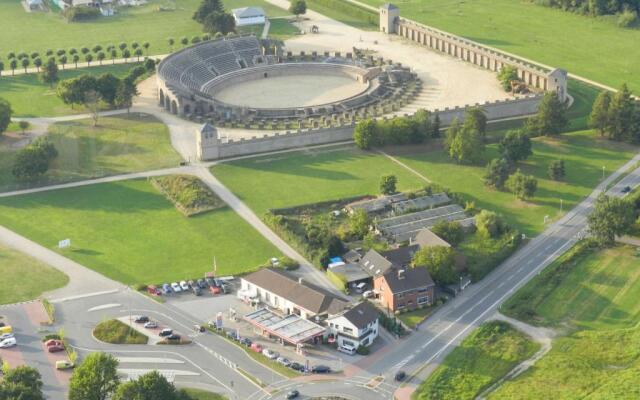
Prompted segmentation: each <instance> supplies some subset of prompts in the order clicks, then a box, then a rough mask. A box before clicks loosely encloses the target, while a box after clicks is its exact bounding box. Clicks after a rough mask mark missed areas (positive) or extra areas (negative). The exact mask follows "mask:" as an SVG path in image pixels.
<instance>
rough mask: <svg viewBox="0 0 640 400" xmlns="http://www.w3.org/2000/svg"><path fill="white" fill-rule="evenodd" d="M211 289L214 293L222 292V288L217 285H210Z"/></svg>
mask: <svg viewBox="0 0 640 400" xmlns="http://www.w3.org/2000/svg"><path fill="white" fill-rule="evenodd" d="M209 290H210V291H211V293H212V294H220V293H221V292H222V290H221V289H220V288H219V287H217V286H209Z"/></svg>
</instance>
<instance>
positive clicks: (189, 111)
mask: <svg viewBox="0 0 640 400" xmlns="http://www.w3.org/2000/svg"><path fill="white" fill-rule="evenodd" d="M184 113H185V114H191V106H190V105H189V104H185V105H184Z"/></svg>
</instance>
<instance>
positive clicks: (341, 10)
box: [307, 0, 379, 32]
mask: <svg viewBox="0 0 640 400" xmlns="http://www.w3.org/2000/svg"><path fill="white" fill-rule="evenodd" d="M307 7H308V8H309V9H311V10H313V11H316V12H318V13H320V14H322V15H325V16H327V17H329V18H331V19H334V20H336V21H340V22H342V23H343V24H347V25H351V26H354V27H356V28H358V29H362V30H367V31H377V30H378V20H379V19H378V15H377V14H376V13H372V12H370V11H369V10H366V9H363V8H361V7H357V6H355V5H353V4H351V3H348V2H346V1H345V0H307ZM320 32H322V27H320Z"/></svg>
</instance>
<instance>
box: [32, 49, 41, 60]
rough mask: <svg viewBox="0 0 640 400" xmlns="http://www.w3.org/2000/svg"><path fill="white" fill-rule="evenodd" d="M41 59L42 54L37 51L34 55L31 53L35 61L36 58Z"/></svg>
mask: <svg viewBox="0 0 640 400" xmlns="http://www.w3.org/2000/svg"><path fill="white" fill-rule="evenodd" d="M39 57H40V53H38V52H37V51H34V52H33V53H31V59H32V60H35V59H36V58H39Z"/></svg>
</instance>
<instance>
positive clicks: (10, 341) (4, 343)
mask: <svg viewBox="0 0 640 400" xmlns="http://www.w3.org/2000/svg"><path fill="white" fill-rule="evenodd" d="M17 344H18V342H17V341H16V338H14V337H10V338H6V339H3V340H1V341H0V349H2V348H6V347H11V346H15V345H17Z"/></svg>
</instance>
